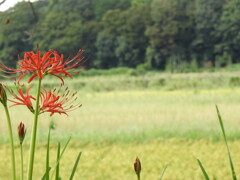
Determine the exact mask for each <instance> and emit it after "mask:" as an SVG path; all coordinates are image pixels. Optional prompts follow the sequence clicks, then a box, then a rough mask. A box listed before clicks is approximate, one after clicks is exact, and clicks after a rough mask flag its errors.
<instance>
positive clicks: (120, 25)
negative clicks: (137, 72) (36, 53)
mask: <svg viewBox="0 0 240 180" xmlns="http://www.w3.org/2000/svg"><path fill="white" fill-rule="evenodd" d="M239 15H240V1H239V0H217V1H216V0H192V1H189V0H68V1H65V0H41V1H36V2H33V3H29V2H27V1H25V2H21V3H18V4H17V5H16V6H15V7H13V8H10V9H9V10H7V11H5V12H0V18H1V21H0V52H1V53H0V59H1V60H2V61H3V62H4V64H6V65H7V66H11V67H15V66H16V62H17V59H19V57H18V56H19V55H20V57H21V56H22V55H23V52H25V51H31V50H37V49H38V48H39V49H40V50H41V51H47V50H49V49H55V50H58V51H59V52H60V53H64V54H66V56H67V57H68V56H70V55H74V54H75V53H76V52H77V51H78V50H79V49H86V53H85V56H89V57H90V59H89V60H88V62H87V64H86V65H87V66H91V67H94V68H97V69H110V68H114V67H131V68H135V67H140V68H142V69H146V70H150V69H157V70H165V69H170V70H171V71H172V72H174V71H176V70H177V69H190V70H192V71H194V70H195V69H198V68H211V67H223V66H226V65H228V64H231V63H238V62H240V58H239V57H240V51H239V50H240V16H239Z"/></svg>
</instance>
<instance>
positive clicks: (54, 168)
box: [51, 136, 72, 179]
mask: <svg viewBox="0 0 240 180" xmlns="http://www.w3.org/2000/svg"><path fill="white" fill-rule="evenodd" d="M71 138H72V137H71V136H70V137H69V138H68V140H67V142H66V144H65V146H64V147H63V150H62V152H61V154H60V156H59V160H58V161H57V162H56V164H55V165H54V167H53V173H52V176H51V179H52V178H53V175H54V172H55V170H56V167H57V165H58V164H59V162H60V160H61V158H62V156H63V154H64V152H65V150H66V148H67V146H68V144H69V142H70V140H71Z"/></svg>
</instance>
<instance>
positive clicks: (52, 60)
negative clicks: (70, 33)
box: [0, 50, 87, 180]
mask: <svg viewBox="0 0 240 180" xmlns="http://www.w3.org/2000/svg"><path fill="white" fill-rule="evenodd" d="M84 52H85V50H79V51H78V53H77V54H76V55H75V56H74V57H73V58H69V59H64V55H63V54H59V53H58V52H57V51H55V50H50V51H48V52H45V53H43V55H41V52H40V51H37V52H36V53H35V52H33V51H31V52H25V53H24V57H23V59H22V60H20V62H19V63H18V66H19V68H18V69H13V68H9V67H7V66H5V65H4V64H0V71H2V72H3V73H7V74H16V75H14V76H11V77H10V78H17V83H16V84H15V85H16V89H17V90H12V89H10V88H7V87H5V86H3V85H2V84H0V102H1V103H2V104H3V106H4V108H5V112H6V117H7V120H8V127H9V128H8V129H9V136H10V141H11V149H12V154H11V157H12V175H13V179H14V180H15V179H16V172H15V155H14V143H13V133H12V127H11V126H12V125H11V120H10V115H9V111H8V106H7V101H10V102H12V103H13V104H12V105H11V106H10V107H12V106H19V105H23V106H26V107H27V108H28V109H29V110H30V111H31V112H32V113H34V122H33V128H32V134H31V142H30V151H29V152H30V153H29V162H28V178H27V179H28V180H31V179H33V178H32V175H33V164H34V156H35V144H36V136H37V125H38V116H39V115H40V114H42V113H45V112H49V113H50V116H53V115H54V114H55V113H58V114H66V115H68V112H70V111H73V110H76V109H77V108H79V107H81V106H82V105H81V104H79V103H76V101H77V92H73V93H71V91H70V90H69V89H68V88H66V89H65V90H64V91H62V90H61V88H62V86H63V84H64V77H72V76H73V75H74V74H78V73H80V72H82V71H83V70H86V69H84V67H83V65H84V63H85V62H86V61H87V59H86V58H85V57H83V56H82V54H83V53H84ZM29 74H30V77H29V79H28V81H27V82H28V84H30V83H31V82H32V81H33V80H34V79H38V87H37V95H36V96H33V95H32V89H33V86H32V85H30V86H29V87H28V88H27V89H26V90H24V89H25V88H24V86H25V85H24V83H22V80H23V77H25V76H26V75H29ZM47 75H53V76H55V77H57V78H59V79H60V80H61V83H60V84H61V87H60V88H59V90H56V89H54V90H47V89H44V88H42V87H41V82H42V80H43V79H44V77H45V76H47ZM17 85H20V86H17ZM6 89H7V90H8V91H9V92H10V94H11V95H12V96H13V99H9V98H7V94H6ZM34 104H35V105H36V106H35V108H34V106H33V105H34ZM25 133H26V129H25V126H24V124H23V123H22V122H21V123H20V125H19V127H18V134H19V140H20V144H22V142H23V140H24V137H25ZM21 150H22V149H21ZM21 154H22V153H21ZM21 159H23V158H21ZM22 164H23V162H22ZM21 169H22V174H21V177H22V178H21V179H23V168H21ZM46 173H47V172H46ZM48 174H49V173H48Z"/></svg>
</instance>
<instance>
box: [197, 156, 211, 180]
mask: <svg viewBox="0 0 240 180" xmlns="http://www.w3.org/2000/svg"><path fill="white" fill-rule="evenodd" d="M197 162H198V164H199V166H200V168H201V170H202V173H203V175H204V177H205V180H210V178H209V176H208V174H207V172H206V170H205V169H204V167H203V165H202V163H201V161H200V160H199V159H197Z"/></svg>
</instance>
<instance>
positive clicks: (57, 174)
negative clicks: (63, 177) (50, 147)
mask: <svg viewBox="0 0 240 180" xmlns="http://www.w3.org/2000/svg"><path fill="white" fill-rule="evenodd" d="M60 148H61V144H60V143H58V151H57V162H58V160H59V157H60ZM59 169H60V163H58V165H57V167H56V178H55V180H59V178H60V177H59Z"/></svg>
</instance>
